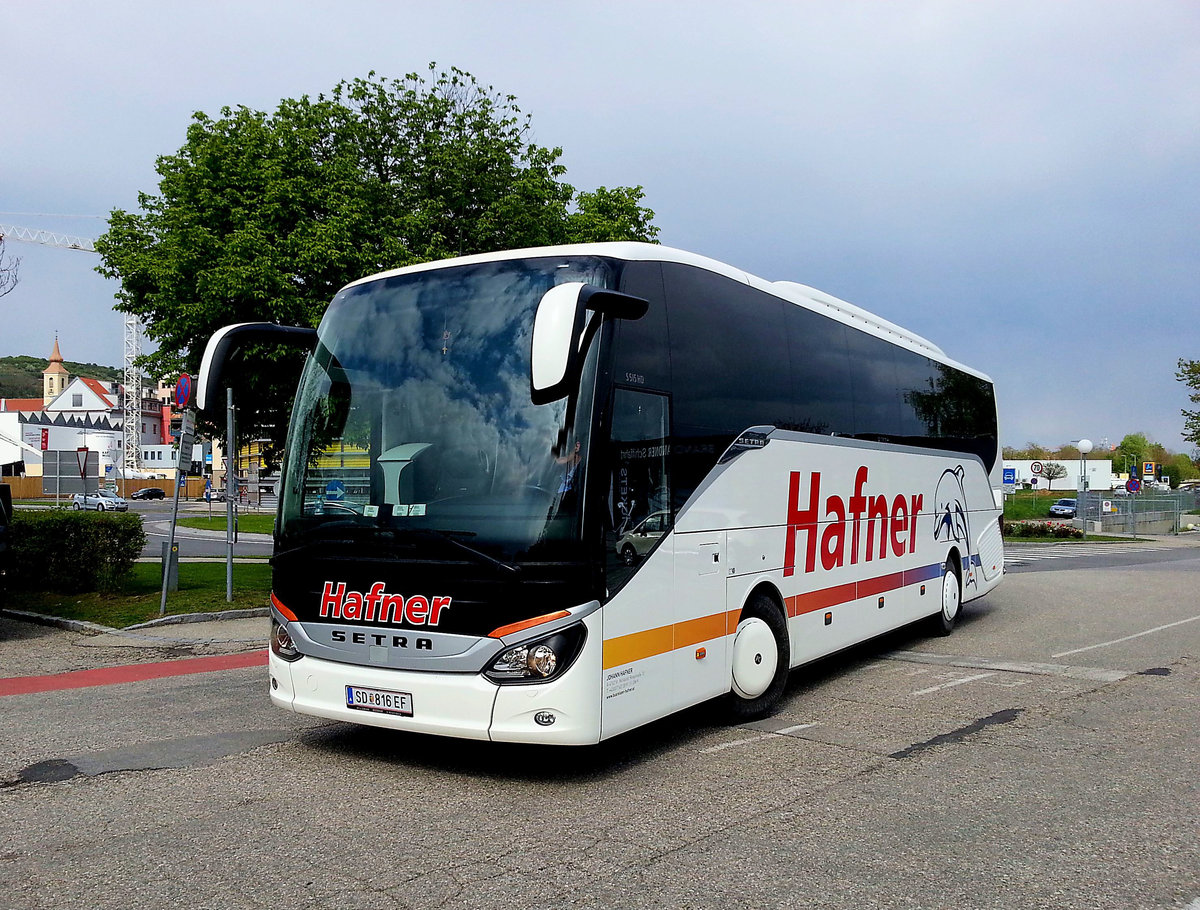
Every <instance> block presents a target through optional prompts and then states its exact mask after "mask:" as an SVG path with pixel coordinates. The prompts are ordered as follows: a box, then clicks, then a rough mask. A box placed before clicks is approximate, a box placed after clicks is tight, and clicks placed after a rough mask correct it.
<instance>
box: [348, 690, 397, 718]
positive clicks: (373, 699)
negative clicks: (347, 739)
mask: <svg viewBox="0 0 1200 910" xmlns="http://www.w3.org/2000/svg"><path fill="white" fill-rule="evenodd" d="M346 707H347V708H356V709H357V710H359V711H378V712H379V713H380V714H399V715H400V716H401V717H412V716H413V702H412V695H410V694H409V693H408V692H392V691H391V690H389V689H368V688H366V687H365V686H346Z"/></svg>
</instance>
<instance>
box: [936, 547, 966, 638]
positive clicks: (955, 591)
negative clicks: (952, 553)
mask: <svg viewBox="0 0 1200 910" xmlns="http://www.w3.org/2000/svg"><path fill="white" fill-rule="evenodd" d="M954 563H955V560H954V559H953V558H947V560H946V564H945V565H944V566H943V567H942V588H941V602H942V606H941V609H940V610H938V611H937V613H935V614H934V615H933V630H934V631H935V632H936V633H937V634H938V635H949V634H950V633H951V632H953V631H954V626H955V624H956V623H957V622H958V617H959V616H960V615H961V614H962V578H961V577H959V574H958V569H957V567H956V566H955V564H954Z"/></svg>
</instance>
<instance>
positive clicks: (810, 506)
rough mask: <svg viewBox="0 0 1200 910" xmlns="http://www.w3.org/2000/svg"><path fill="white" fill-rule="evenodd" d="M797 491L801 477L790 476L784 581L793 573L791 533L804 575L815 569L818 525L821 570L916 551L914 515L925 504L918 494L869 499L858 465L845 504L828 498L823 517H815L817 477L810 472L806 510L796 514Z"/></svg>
mask: <svg viewBox="0 0 1200 910" xmlns="http://www.w3.org/2000/svg"><path fill="white" fill-rule="evenodd" d="M802 486H803V473H802V472H800V471H792V475H791V482H790V484H789V488H788V515H787V543H786V546H785V549H784V554H783V574H784V575H793V574H795V571H796V534H797V533H800V534H803V535H804V571H805V572H812V571H814V570H815V569H816V565H817V535H818V531H819V529H820V527H821V525H822V524H824V530H823V531H821V532H820V537H821V540H820V544H821V568H823V569H825V570H829V569H836V568H839V567H840V566H843V565H845V564H847V563H849V564H850V565H855V564H857V563H858V562H860V561H862V562H871V561H872V560H873V559H886V558H887V557H888V556H889V555H891V556H902V555H903V554H904V553H905V552H908V553H913V552H915V551H916V549H917V515H918V513H920V511H921V507H922V506H923V505H924V503H925V496H924V494H921V493H910V494H908V495H907V496H906V495H905V494H903V493H898V494H896V496H895V497H892V498H890V499H889V497H888V494H886V493H883V494H879V495H876V496H872V495H870V494H869V493H867V492H865V489H866V486H867V468H866V466H865V465H864V466H862V467H860V468H859V469H858V471H857V473H856V474H855V475H854V494H853V495H852V496H850V498H849V503H847V501H846V500H845V499H843V498H842V497H841V496H838V495H837V494H833V495H831V496H828V497H826V499H825V503H824V505H825V511H824V513H821V511H820V508H821V472H820V471H813V472H812V473H811V474H810V475H809V480H808V497H807V500H808V503H807V507H806V508H801V487H802ZM847 535H848V536H849V540H847ZM876 538H878V542H876Z"/></svg>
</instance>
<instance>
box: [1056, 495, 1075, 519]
mask: <svg viewBox="0 0 1200 910" xmlns="http://www.w3.org/2000/svg"><path fill="white" fill-rule="evenodd" d="M1050 517H1051V518H1074V517H1075V500H1074V499H1060V500H1059V501H1058V502H1056V503H1055V504H1054V505H1052V506H1051V507H1050Z"/></svg>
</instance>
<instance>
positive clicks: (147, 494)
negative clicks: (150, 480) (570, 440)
mask: <svg viewBox="0 0 1200 910" xmlns="http://www.w3.org/2000/svg"><path fill="white" fill-rule="evenodd" d="M166 495H167V494H166V493H164V492H163V490H162V488H161V487H142V488H141V489H140V490H134V491H133V494H132V495H131V496H130V497H129V498H130V499H162V498H164V497H165V496H166Z"/></svg>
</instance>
